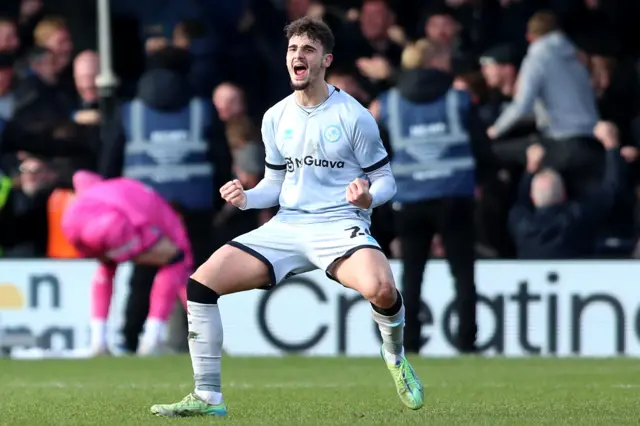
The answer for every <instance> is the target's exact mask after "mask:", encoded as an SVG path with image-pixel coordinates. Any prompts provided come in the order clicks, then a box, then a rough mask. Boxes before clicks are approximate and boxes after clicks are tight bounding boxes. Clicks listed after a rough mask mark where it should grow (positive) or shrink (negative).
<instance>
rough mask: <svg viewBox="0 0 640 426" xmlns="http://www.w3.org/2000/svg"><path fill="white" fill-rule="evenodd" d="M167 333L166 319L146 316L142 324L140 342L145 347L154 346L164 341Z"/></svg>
mask: <svg viewBox="0 0 640 426" xmlns="http://www.w3.org/2000/svg"><path fill="white" fill-rule="evenodd" d="M166 334H167V321H163V320H160V319H158V318H147V321H146V322H145V324H144V334H143V336H142V344H143V345H144V346H146V347H154V346H157V345H159V344H161V343H163V342H164V341H165V338H166Z"/></svg>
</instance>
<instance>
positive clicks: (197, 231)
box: [109, 47, 231, 352]
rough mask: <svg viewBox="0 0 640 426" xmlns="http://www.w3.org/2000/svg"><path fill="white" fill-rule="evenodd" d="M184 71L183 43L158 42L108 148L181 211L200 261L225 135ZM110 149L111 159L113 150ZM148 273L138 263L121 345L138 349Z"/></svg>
mask: <svg viewBox="0 0 640 426" xmlns="http://www.w3.org/2000/svg"><path fill="white" fill-rule="evenodd" d="M188 73H189V53H188V52H186V51H185V50H183V49H180V48H175V47H164V48H161V49H159V50H158V51H156V52H154V53H152V54H151V55H149V57H148V58H147V70H146V72H145V73H144V74H143V75H142V77H141V78H140V81H139V82H138V90H137V96H136V98H135V99H133V100H132V101H130V102H126V103H124V104H123V105H122V108H121V114H122V115H121V116H122V125H123V132H124V138H123V141H124V146H123V147H117V148H115V149H114V150H113V151H119V152H120V153H121V154H122V153H123V158H124V162H123V163H124V164H123V167H122V173H123V175H124V176H127V177H130V178H133V179H137V180H140V181H142V182H143V183H145V184H146V185H148V186H149V187H151V188H153V189H154V190H155V191H156V192H158V193H159V194H161V195H162V196H163V197H164V198H165V199H166V200H167V201H169V202H170V203H171V204H172V205H173V206H174V208H175V209H176V210H177V211H178V213H180V214H181V216H182V218H183V220H184V223H185V225H186V228H187V233H188V235H189V239H190V242H191V245H192V247H193V251H194V257H195V260H194V261H195V262H196V263H199V262H204V261H205V260H206V258H207V257H208V256H209V255H210V254H211V250H212V240H211V236H212V229H211V221H212V218H213V216H214V211H215V210H216V209H218V208H219V207H221V205H222V202H221V201H220V197H219V195H218V188H219V187H220V186H222V184H223V183H224V182H226V181H228V180H229V179H230V167H231V165H230V164H229V161H228V160H227V158H228V150H227V148H226V144H224V143H220V142H221V141H224V136H223V137H222V138H219V137H218V136H217V135H218V133H219V132H220V129H219V127H220V126H219V120H218V118H217V114H215V109H214V108H213V107H212V105H211V102H210V101H209V100H208V99H206V98H201V97H197V96H195V95H194V90H193V88H192V87H191V85H190V84H189V80H188ZM225 152H226V155H224V153H225ZM221 153H222V154H221ZM112 155H113V162H115V160H116V159H117V154H112ZM109 168H111V167H109ZM151 272H153V271H149V270H148V268H144V267H140V268H138V267H136V268H135V269H134V272H133V275H132V278H131V288H132V290H135V291H137V292H138V294H137V295H136V296H135V297H132V299H131V300H132V302H131V304H132V308H131V309H127V315H126V316H127V324H126V325H125V329H124V337H125V345H124V346H125V350H127V351H131V352H135V350H136V349H137V345H138V336H139V334H140V331H141V328H142V326H143V324H144V319H145V317H146V314H147V313H146V312H145V310H146V309H148V308H145V307H148V296H149V293H148V292H149V291H150V288H151V282H152V281H153V274H152V273H151ZM145 300H146V301H147V302H145Z"/></svg>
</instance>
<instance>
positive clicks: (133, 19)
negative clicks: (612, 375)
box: [0, 0, 640, 258]
mask: <svg viewBox="0 0 640 426" xmlns="http://www.w3.org/2000/svg"><path fill="white" fill-rule="evenodd" d="M94 3H95V2H75V1H74V2H71V1H63V0H61V1H55V0H51V1H46V0H44V1H43V0H16V1H9V0H7V1H3V2H2V6H0V132H2V133H0V149H2V150H3V151H4V153H2V158H1V163H0V164H1V168H2V170H3V171H4V173H5V174H7V175H9V176H11V178H12V182H13V189H12V191H13V193H14V196H13V201H12V203H11V204H10V205H7V206H4V207H2V208H4V209H12V210H13V212H14V214H15V215H17V216H20V215H23V216H25V217H28V218H29V220H28V221H24V222H22V223H28V225H27V226H26V227H25V229H18V230H13V231H14V233H15V234H16V235H18V238H17V240H15V241H10V243H7V242H6V241H4V242H2V244H0V245H3V244H4V247H2V248H3V251H2V256H3V257H9V258H15V257H19V258H25V257H45V256H47V246H48V238H49V236H50V234H51V232H50V231H51V230H50V229H48V228H49V227H50V226H51V220H50V219H51V217H50V215H51V209H52V206H51V203H50V196H51V194H52V193H53V192H54V191H55V190H57V189H65V188H69V187H70V186H69V183H70V176H71V174H72V173H73V171H74V170H77V169H80V168H85V169H90V170H94V171H98V172H99V173H101V174H103V175H105V176H107V177H113V176H118V175H120V174H121V173H122V167H123V165H122V163H123V159H122V156H123V150H124V149H123V143H122V142H123V140H124V139H123V138H124V136H123V134H122V130H121V129H122V126H123V123H121V122H120V121H122V120H120V119H119V115H118V114H119V109H118V108H116V109H115V113H114V117H105V110H104V108H102V105H101V102H100V100H101V98H100V91H99V89H98V87H97V86H96V77H97V76H98V74H99V72H100V64H99V55H98V54H97V51H96V49H97V34H96V25H95V22H96V15H97V13H96V10H95V4H94ZM542 10H546V11H548V12H549V13H550V15H545V16H555V20H556V21H557V23H558V25H559V30H560V31H559V33H560V34H562V37H563V40H566V43H567V46H568V47H567V49H568V52H569V54H572V55H573V54H575V55H577V57H578V58H579V60H580V64H581V65H580V67H584V68H585V69H586V70H588V75H589V78H590V80H589V81H588V84H586V85H585V87H584V88H582V89H581V90H583V92H581V93H584V98H585V99H589V98H590V97H595V100H596V107H597V111H594V114H596V115H597V120H598V121H607V122H610V123H613V125H614V126H613V127H612V128H609V130H608V131H609V133H607V135H606V136H604V137H600V138H599V139H600V140H603V139H605V140H607V141H609V142H610V141H611V138H615V139H616V141H615V142H611V143H612V144H618V143H619V144H620V146H621V148H620V150H619V152H620V155H621V158H622V159H623V161H622V165H621V167H620V169H621V170H619V172H620V174H621V175H620V178H619V179H618V180H619V181H620V182H618V183H617V184H616V185H617V186H616V193H615V194H614V195H615V196H611V194H609V196H611V200H610V204H611V208H609V209H608V211H606V212H602V211H598V217H600V216H602V217H603V219H602V221H601V222H598V223H597V224H593V225H590V226H593V227H597V228H598V229H593V232H594V233H597V235H598V242H599V248H598V250H597V255H598V256H603V257H630V256H634V255H635V252H636V251H637V250H636V249H635V247H636V243H637V241H638V236H639V235H640V234H638V232H637V231H638V225H640V218H639V217H637V215H636V210H637V207H638V206H640V203H639V201H640V179H639V178H640V176H639V175H638V167H637V166H638V164H640V163H639V161H640V155H639V152H640V151H639V149H640V106H639V105H640V83H639V81H640V61H639V59H640V49H639V48H638V46H639V45H638V44H637V40H640V27H639V26H637V25H636V24H635V22H634V18H635V17H636V16H638V13H640V4H636V2H632V1H624V0H607V1H604V0H420V1H419V0H397V1H393V0H391V1H385V0H341V1H335V0H323V1H318V0H253V1H250V0H235V1H229V0H210V1H208V2H199V1H185V0H182V1H179V0H164V1H159V0H153V1H152V0H139V1H135V2H131V1H128V2H127V1H124V0H111V11H112V21H113V22H112V38H113V59H114V66H115V72H116V74H117V76H118V78H119V85H118V88H117V92H116V93H117V98H118V103H121V102H125V101H127V100H130V99H132V98H143V99H144V100H146V101H149V102H151V103H152V104H153V105H155V106H157V107H159V108H163V107H166V106H167V105H170V104H175V103H180V102H181V100H182V99H183V98H185V97H186V98H187V99H188V98H190V97H196V96H199V97H206V98H207V99H209V100H210V102H211V103H212V105H213V108H212V110H213V113H214V117H213V122H214V124H213V126H212V128H213V130H212V131H211V132H210V133H209V138H210V142H211V145H212V151H213V152H214V153H215V155H214V160H213V161H214V162H216V169H217V173H218V176H217V181H223V180H225V179H227V178H228V177H230V176H235V177H237V178H238V179H240V181H241V182H242V183H243V185H244V186H245V188H250V187H252V186H254V185H255V184H256V183H257V182H258V181H259V180H260V178H261V174H262V169H263V166H264V158H263V155H264V154H263V151H262V148H261V140H260V121H261V117H262V114H263V113H264V111H265V110H266V109H267V108H268V107H270V106H271V105H273V104H274V103H275V102H277V101H279V100H280V99H282V98H283V97H285V96H287V95H288V94H289V93H290V87H289V78H288V74H287V70H286V67H285V61H284V56H285V51H286V40H285V38H284V36H283V33H282V29H283V27H284V25H285V24H286V23H287V22H289V21H291V20H294V19H297V18H299V17H302V16H305V15H311V16H315V17H318V18H322V19H324V20H325V22H327V23H328V24H329V26H330V27H331V29H332V30H333V32H334V33H335V36H336V48H335V51H334V56H335V60H334V63H333V65H332V66H331V68H330V70H329V74H328V82H329V83H330V84H333V85H335V86H337V87H339V88H341V89H342V90H344V91H346V92H347V93H349V94H351V95H352V96H353V97H355V98H356V99H357V100H358V101H360V102H361V103H362V104H363V105H365V106H366V107H369V106H370V105H371V104H372V103H374V102H375V100H376V99H377V98H378V96H379V95H380V94H381V93H382V92H384V91H385V90H388V89H389V88H391V87H393V86H395V84H396V82H397V81H398V77H399V75H400V74H401V73H402V60H403V51H404V50H405V49H406V48H407V46H412V45H413V43H414V42H416V41H417V40H420V39H426V40H428V41H429V42H430V43H432V44H437V45H439V46H443V47H446V48H447V49H449V50H450V52H451V53H452V54H451V67H450V72H451V74H452V78H453V85H454V87H456V88H457V89H460V90H467V91H469V92H470V93H471V94H472V96H473V100H474V104H475V106H476V107H477V110H478V112H479V116H480V118H481V119H482V122H483V126H484V128H485V129H486V132H487V134H488V135H489V139H488V140H489V142H488V143H491V144H496V146H498V145H500V146H503V145H507V144H509V143H512V142H513V143H514V145H512V146H516V145H517V144H519V143H521V142H522V141H523V140H527V141H529V142H528V143H527V146H528V145H531V143H532V141H541V144H539V145H536V147H537V148H535V149H532V150H528V151H527V154H526V155H528V157H527V158H525V157H524V156H525V154H524V152H525V150H522V151H521V154H519V155H521V156H522V160H523V161H522V165H521V166H518V165H513V164H506V163H505V165H504V167H502V166H501V167H498V168H496V169H495V170H490V171H489V172H487V173H485V171H482V173H479V175H482V176H483V178H482V179H480V180H479V181H478V188H477V191H476V229H477V236H478V238H477V243H476V247H477V253H478V255H479V256H480V257H489V258H513V257H517V256H518V253H520V250H519V248H518V249H517V248H516V246H515V244H514V238H513V234H514V233H515V234H516V237H517V236H518V235H520V234H518V232H521V231H518V229H521V227H522V226H521V225H518V226H520V227H519V228H518V226H516V228H518V229H516V230H515V231H514V229H513V226H512V227H511V229H510V227H509V212H510V211H513V210H512V207H513V206H514V205H515V207H518V204H517V202H518V200H520V201H522V200H521V198H520V199H519V198H518V196H519V194H518V187H519V183H520V176H521V175H522V174H523V172H524V174H525V175H526V172H527V170H526V167H527V166H530V163H531V162H535V161H538V160H539V158H538V157H539V156H540V152H541V151H540V149H538V147H542V146H544V148H545V149H547V150H550V149H551V148H549V138H551V139H553V138H554V137H555V136H554V135H553V134H552V135H551V136H549V134H546V133H545V131H544V130H543V127H544V123H541V122H540V121H541V120H540V116H539V114H534V110H535V108H530V109H531V111H523V114H524V112H530V113H531V116H532V118H531V119H529V118H525V119H522V118H519V120H518V122H517V125H514V123H507V121H508V120H509V117H506V118H505V117H504V115H503V116H501V115H502V112H503V111H505V110H507V109H509V108H512V110H514V109H516V107H523V105H519V104H518V102H522V99H519V100H518V102H515V101H514V97H515V96H516V94H517V93H518V91H523V90H528V89H527V88H526V87H525V85H526V84H533V83H531V81H533V80H534V79H547V80H548V79H551V80H553V81H556V82H557V81H558V80H557V78H560V77H558V76H561V75H562V72H556V71H554V72H551V73H550V72H545V70H542V71H540V73H539V75H536V76H534V77H532V75H533V74H534V73H535V71H532V70H531V68H532V67H534V66H536V64H533V65H532V62H534V61H533V60H530V61H529V63H528V64H527V66H528V67H529V69H528V70H527V75H526V76H525V79H526V80H527V82H523V81H519V71H520V69H521V66H523V67H524V65H523V59H524V58H525V56H526V55H528V54H529V55H534V54H535V52H532V51H531V49H529V52H527V49H528V46H529V42H530V41H531V40H528V39H527V34H528V33H530V31H531V28H528V27H527V25H528V23H529V22H530V19H531V17H532V16H533V15H534V14H535V13H537V12H540V11H542ZM543 21H544V20H543ZM565 36H566V38H565ZM560 66H562V64H560ZM158 71H163V72H158ZM165 71H166V72H165ZM560 71H563V70H560ZM176 76H179V78H178V77H176ZM554 79H555V80H554ZM547 83H548V81H547ZM547 83H544V84H547ZM417 84H425V85H428V84H429V82H428V81H423V82H419V83H417ZM536 84H537V83H536ZM544 84H542V83H541V86H544ZM564 84H568V83H564V82H563V83H559V84H556V85H555V87H554V85H551V86H549V85H548V84H547V85H546V86H545V87H547V88H548V87H554V89H555V90H556V91H557V92H560V94H559V95H560V96H562V92H563V85H564ZM522 96H524V95H522ZM535 100H536V99H532V100H531V102H532V103H533V102H534V101H535ZM587 103H588V102H587ZM514 104H515V106H514ZM577 105H578V107H577V108H569V109H568V110H567V109H562V108H549V105H547V107H548V108H547V114H549V115H551V116H549V117H547V122H548V123H551V126H553V125H554V123H560V125H559V127H562V124H563V123H566V122H570V121H572V120H574V119H575V115H576V114H577V113H576V110H581V108H580V105H582V103H580V102H579V103H578V104H577ZM525 106H526V105H525ZM583 106H584V105H583ZM583 109H588V107H587V106H584V108H583ZM520 115H522V114H520ZM534 115H535V117H534ZM499 117H500V120H498V118H499ZM548 123H547V124H548ZM507 124H508V125H507ZM555 125H556V127H558V125H557V124H555ZM612 129H615V130H612ZM602 132H606V130H602ZM26 133H28V134H29V135H30V136H29V137H26V136H24V135H25V134H26ZM384 133H385V132H384V129H383V138H386V135H385V134H384ZM614 134H615V136H611V135H614ZM33 135H35V136H38V135H41V136H42V137H43V138H58V139H60V140H64V141H66V142H69V141H73V150H72V151H73V155H68V153H64V151H65V150H64V149H61V150H60V152H58V151H57V150H55V149H54V150H47V149H45V150H43V151H44V152H45V154H42V153H39V152H32V151H31V150H30V149H29V145H28V143H27V142H28V140H29V138H30V137H31V136H33ZM596 136H597V135H596ZM58 139H52V141H51V142H49V143H61V142H56V140H58ZM545 141H546V142H545ZM609 142H604V145H605V148H608V147H609V146H608V145H607V144H608V143H609ZM545 143H546V144H545ZM557 143H563V142H562V141H557ZM585 149H587V148H585ZM9 151H11V152H9ZM48 151H52V152H53V154H51V153H49V154H47V152H48ZM0 153H1V152H0ZM536 156H537V157H536ZM532 157H533V159H532ZM536 158H537V160H536ZM526 160H528V163H527V161H526ZM603 162H604V160H603ZM603 167H604V166H603ZM479 172H480V171H479ZM525 178H526V176H525ZM553 179H555V177H554V176H551V177H549V178H548V179H547V180H551V181H553ZM550 185H551V184H550ZM578 186H579V185H578ZM567 190H568V191H569V192H568V193H567V196H568V197H569V198H571V197H573V196H578V193H579V191H577V192H576V193H575V194H574V193H572V192H571V191H572V188H567ZM520 195H522V194H520ZM580 195H582V194H580ZM525 198H526V195H525ZM595 204H596V205H597V204H598V203H597V201H596V203H595ZM584 208H585V209H589V208H591V207H590V205H585V207H584ZM272 214H273V211H261V212H244V211H238V210H237V209H233V208H229V206H225V205H222V204H221V203H220V202H219V201H218V202H217V204H215V205H214V209H213V211H212V213H211V217H210V218H209V223H210V229H208V230H206V232H210V233H211V235H212V238H213V240H214V241H215V242H214V243H212V245H211V246H212V248H214V246H215V245H216V244H221V243H223V242H224V241H226V240H228V239H230V238H232V237H234V236H236V235H238V234H240V233H242V232H245V231H248V230H250V229H251V228H253V227H256V226H258V225H259V224H260V223H263V222H264V221H266V220H268V219H269V217H271V215H272ZM594 214H595V213H594ZM512 216H513V213H512ZM549 217H550V219H549V220H551V221H553V220H555V219H554V215H550V216H549ZM536 220H540V218H538V219H536ZM391 223H393V209H392V206H391V205H387V206H383V207H381V208H379V209H378V210H377V211H376V212H375V214H374V223H373V227H372V232H373V233H374V235H375V236H376V237H377V238H378V240H379V241H380V243H381V245H383V246H384V248H385V250H387V252H388V254H390V255H392V256H393V255H395V256H398V255H399V253H398V252H397V244H396V243H395V242H394V231H393V227H392V226H389V225H390V224H391ZM27 228H28V229H27ZM549 229H551V231H550V232H553V229H554V228H553V227H550V228H549ZM2 232H3V231H2V230H0V233H2ZM516 239H517V238H516ZM443 250H444V249H443V247H442V246H441V245H440V244H439V238H438V236H436V238H434V243H433V255H434V256H436V257H438V256H442V255H443ZM551 257H553V256H551Z"/></svg>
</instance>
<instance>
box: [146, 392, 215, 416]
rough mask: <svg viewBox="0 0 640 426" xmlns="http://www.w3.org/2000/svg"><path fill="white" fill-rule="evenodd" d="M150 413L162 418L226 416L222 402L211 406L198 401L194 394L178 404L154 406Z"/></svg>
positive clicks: (200, 400)
mask: <svg viewBox="0 0 640 426" xmlns="http://www.w3.org/2000/svg"><path fill="white" fill-rule="evenodd" d="M151 412H152V413H153V414H155V415H156V416H163V417H198V416H217V417H223V416H226V415H227V404H225V403H224V401H223V402H221V403H220V404H218V405H211V404H209V403H207V402H206V401H203V400H202V399H200V398H199V397H198V396H197V395H196V394H195V393H190V394H189V395H187V396H185V397H184V399H183V400H182V401H180V402H176V403H173V404H157V405H154V406H152V407H151Z"/></svg>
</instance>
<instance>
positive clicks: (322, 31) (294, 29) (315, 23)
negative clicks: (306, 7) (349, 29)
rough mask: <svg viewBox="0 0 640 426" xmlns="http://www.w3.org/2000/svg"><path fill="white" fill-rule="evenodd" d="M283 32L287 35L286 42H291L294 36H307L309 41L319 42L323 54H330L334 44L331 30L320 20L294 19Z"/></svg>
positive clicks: (308, 18)
mask: <svg viewBox="0 0 640 426" xmlns="http://www.w3.org/2000/svg"><path fill="white" fill-rule="evenodd" d="M284 32H285V34H286V35H287V40H291V37H294V36H307V37H309V38H310V39H311V40H313V41H317V42H319V43H320V44H322V48H323V49H324V53H332V52H333V47H334V46H335V44H336V40H335V38H334V37H333V32H331V28H329V26H328V25H327V24H326V23H325V22H324V21H322V20H321V19H315V18H310V17H308V16H305V17H303V18H300V19H296V20H295V21H293V22H291V23H290V24H289V25H287V26H286V27H284Z"/></svg>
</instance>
